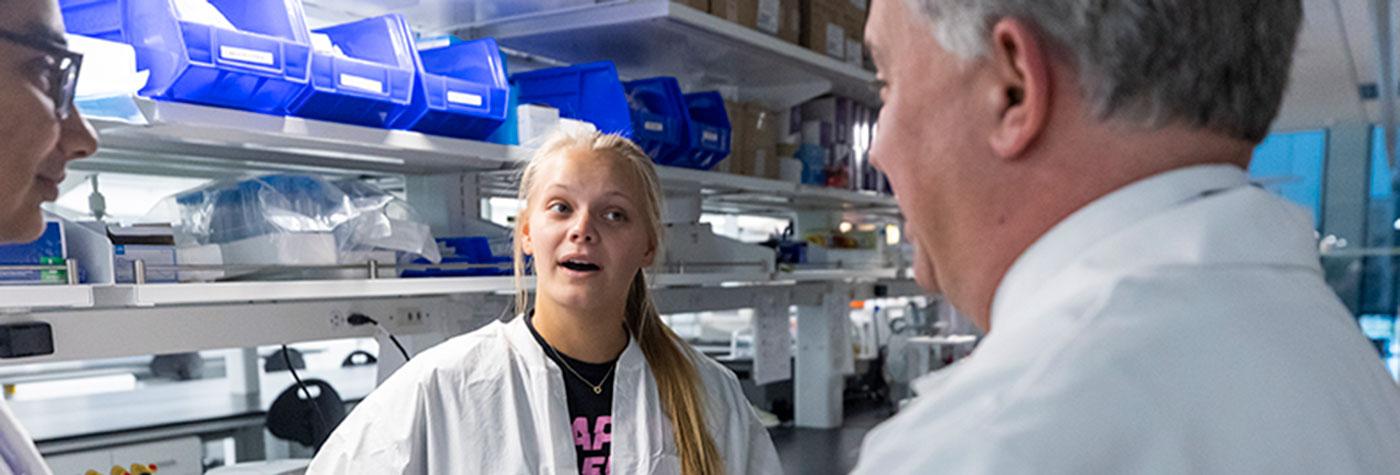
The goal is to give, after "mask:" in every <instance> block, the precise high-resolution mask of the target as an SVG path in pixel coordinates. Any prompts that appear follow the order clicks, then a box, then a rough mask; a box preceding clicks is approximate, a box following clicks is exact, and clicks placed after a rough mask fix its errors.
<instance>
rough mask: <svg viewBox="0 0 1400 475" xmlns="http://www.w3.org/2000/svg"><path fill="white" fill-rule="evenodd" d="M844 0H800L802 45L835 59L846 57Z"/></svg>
mask: <svg viewBox="0 0 1400 475" xmlns="http://www.w3.org/2000/svg"><path fill="white" fill-rule="evenodd" d="M847 8H851V7H850V6H849V4H848V3H846V0H802V9H801V12H802V20H801V23H802V34H801V43H802V46H804V47H806V48H807V49H810V50H812V51H816V52H818V53H821V54H825V55H827V56H831V57H833V58H837V59H845V58H846V36H847V33H846V28H847V24H848V23H849V21H850V19H849V18H848V17H847V15H846V9H847Z"/></svg>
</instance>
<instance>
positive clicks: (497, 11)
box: [476, 0, 596, 21]
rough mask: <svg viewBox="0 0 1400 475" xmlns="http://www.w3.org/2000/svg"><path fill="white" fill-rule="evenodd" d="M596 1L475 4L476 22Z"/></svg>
mask: <svg viewBox="0 0 1400 475" xmlns="http://www.w3.org/2000/svg"><path fill="white" fill-rule="evenodd" d="M593 3H596V0H510V1H506V2H501V1H493V2H476V20H477V21H485V20H494V19H497V18H508V17H513V16H520V15H529V14H532V13H544V12H549V11H552V10H560V9H565V8H575V7H580V6H586V5H592V4H593Z"/></svg>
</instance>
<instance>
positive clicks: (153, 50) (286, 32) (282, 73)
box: [62, 0, 311, 114]
mask: <svg viewBox="0 0 1400 475" xmlns="http://www.w3.org/2000/svg"><path fill="white" fill-rule="evenodd" d="M62 7H63V10H64V17H65V19H72V20H74V21H73V24H72V26H71V27H69V29H68V31H69V32H71V33H76V34H81V35H89V36H97V37H99V38H107V39H121V40H122V41H123V42H126V43H129V44H131V45H132V46H133V47H134V48H135V50H136V61H137V68H138V69H141V70H150V72H151V77H150V80H149V81H148V82H147V83H146V87H145V88H144V89H142V90H141V95H144V96H148V97H154V98H157V99H163V100H172V101H181V102H193V103H199V104H208V105H215V106H222V107H230V108H235V109H243V110H250V111H255V112H263V113H270V114H285V113H286V110H287V105H288V104H290V103H291V102H292V100H293V99H295V98H296V97H297V96H298V95H300V94H301V92H302V90H303V89H305V88H306V85H307V81H308V77H309V63H310V60H311V43H310V40H309V33H308V32H307V29H306V20H305V18H304V14H303V13H302V7H301V1H300V0H106V1H100V0H98V1H83V0H65V1H64V2H63V5H62ZM117 18H120V22H117V21H116V20H115V19H117ZM118 29H119V30H120V31H117V30H118Z"/></svg>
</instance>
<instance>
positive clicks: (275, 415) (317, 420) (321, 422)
mask: <svg viewBox="0 0 1400 475" xmlns="http://www.w3.org/2000/svg"><path fill="white" fill-rule="evenodd" d="M304 383H305V384H306V389H307V391H309V392H310V393H311V397H312V398H311V399H307V398H306V394H305V393H303V392H302V391H301V388H299V387H297V385H296V384H293V385H291V386H290V387H288V388H287V389H285V390H283V391H282V394H279V395H278V396H277V399H275V400H273V401H272V407H270V408H268V410H267V430H268V431H269V432H272V435H275V436H277V437H278V438H281V439H284V440H291V441H296V442H300V443H301V444H302V445H305V446H307V447H312V448H315V449H316V450H320V449H321V444H324V443H325V442H326V439H327V438H329V437H330V436H331V432H333V431H335V428H336V426H338V425H340V421H342V420H344V419H345V401H344V400H342V399H341V398H340V393H337V392H336V391H335V388H333V387H331V385H330V383H327V382H325V381H323V380H319V379H308V380H305V381H304ZM317 411H320V414H319V415H318V414H317Z"/></svg>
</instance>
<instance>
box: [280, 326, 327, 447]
mask: <svg viewBox="0 0 1400 475" xmlns="http://www.w3.org/2000/svg"><path fill="white" fill-rule="evenodd" d="M291 353H292V352H291V350H288V349H287V345H286V344H283V345H282V359H283V360H286V362H287V371H290V372H291V373H292V379H293V380H296V382H297V387H298V388H301V393H302V394H305V395H306V400H308V401H311V408H312V409H313V410H315V411H316V418H317V419H320V420H321V427H326V428H329V427H330V426H331V425H330V424H327V423H326V413H325V412H323V411H321V404H320V403H318V402H316V398H314V397H311V390H310V389H306V383H304V382H302V381H301V376H297V368H296V366H293V365H292V355H291Z"/></svg>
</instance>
